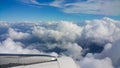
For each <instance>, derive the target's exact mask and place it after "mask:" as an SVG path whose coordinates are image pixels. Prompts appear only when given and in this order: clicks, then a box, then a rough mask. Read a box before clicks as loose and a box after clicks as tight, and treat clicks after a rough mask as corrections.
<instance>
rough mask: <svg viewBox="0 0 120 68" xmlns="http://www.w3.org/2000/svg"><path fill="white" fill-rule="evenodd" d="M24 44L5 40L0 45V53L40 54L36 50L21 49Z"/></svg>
mask: <svg viewBox="0 0 120 68" xmlns="http://www.w3.org/2000/svg"><path fill="white" fill-rule="evenodd" d="M22 46H24V44H22V43H21V42H14V41H13V40H12V39H10V38H7V39H6V40H5V41H2V42H1V43H0V53H17V54H27V53H30V54H34V53H40V52H39V51H38V50H36V49H33V50H32V49H27V48H23V47H22Z"/></svg>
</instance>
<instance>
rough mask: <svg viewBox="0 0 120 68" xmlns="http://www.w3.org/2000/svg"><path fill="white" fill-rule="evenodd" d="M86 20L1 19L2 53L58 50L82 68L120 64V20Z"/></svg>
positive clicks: (117, 65) (51, 52) (104, 67)
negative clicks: (22, 20)
mask: <svg viewBox="0 0 120 68" xmlns="http://www.w3.org/2000/svg"><path fill="white" fill-rule="evenodd" d="M93 1H94V0H93ZM85 23H86V24H85V25H82V26H81V25H80V24H78V23H74V22H68V21H58V22H55V21H54V22H48V23H37V24H35V23H14V24H10V23H9V24H8V23H1V24H0V53H46V54H52V55H53V54H54V55H57V54H58V55H65V56H69V57H72V58H73V59H74V60H75V61H76V63H77V64H78V65H79V66H80V68H119V67H120V55H119V51H120V45H119V44H120V43H119V42H120V21H117V20H113V19H110V18H107V17H104V18H103V19H99V20H98V19H94V20H86V21H85ZM3 25H4V26H3Z"/></svg>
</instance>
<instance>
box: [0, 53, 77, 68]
mask: <svg viewBox="0 0 120 68" xmlns="http://www.w3.org/2000/svg"><path fill="white" fill-rule="evenodd" d="M0 68H76V64H75V62H74V61H73V60H72V58H70V57H55V56H50V55H41V54H0Z"/></svg>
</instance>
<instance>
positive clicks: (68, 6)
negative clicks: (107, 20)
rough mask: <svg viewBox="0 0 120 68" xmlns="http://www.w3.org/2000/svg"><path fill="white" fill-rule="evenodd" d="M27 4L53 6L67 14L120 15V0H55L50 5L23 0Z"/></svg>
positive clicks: (33, 0) (35, 0) (34, 0)
mask: <svg viewBox="0 0 120 68" xmlns="http://www.w3.org/2000/svg"><path fill="white" fill-rule="evenodd" d="M22 2H24V3H27V4H34V5H39V6H51V7H56V8H58V9H61V10H62V11H63V12H65V13H76V14H80V13H83V14H98V15H113V16H115V15H120V0H104V1H103V0H87V1H78V0H76V1H74V2H68V1H67V0H54V1H52V2H49V3H40V2H38V1H37V0H22Z"/></svg>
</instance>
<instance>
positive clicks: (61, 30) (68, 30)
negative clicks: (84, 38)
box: [32, 21, 82, 41]
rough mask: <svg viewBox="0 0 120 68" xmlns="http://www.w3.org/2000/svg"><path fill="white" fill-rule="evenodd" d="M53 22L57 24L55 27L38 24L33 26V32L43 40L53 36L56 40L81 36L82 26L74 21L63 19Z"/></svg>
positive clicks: (72, 39) (68, 39)
mask: <svg viewBox="0 0 120 68" xmlns="http://www.w3.org/2000/svg"><path fill="white" fill-rule="evenodd" d="M52 24H54V26H56V27H55V28H54V29H47V28H44V27H39V26H37V27H34V28H33V31H32V33H33V34H34V35H35V36H37V37H39V38H42V39H43V40H47V39H49V38H52V39H55V40H56V41H60V40H61V41H74V40H75V39H76V38H77V37H79V36H81V32H82V28H81V27H79V26H78V25H76V24H74V23H71V22H67V21H61V22H59V23H52Z"/></svg>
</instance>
